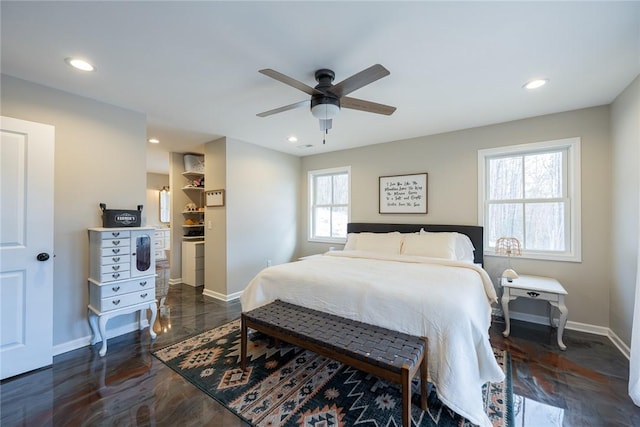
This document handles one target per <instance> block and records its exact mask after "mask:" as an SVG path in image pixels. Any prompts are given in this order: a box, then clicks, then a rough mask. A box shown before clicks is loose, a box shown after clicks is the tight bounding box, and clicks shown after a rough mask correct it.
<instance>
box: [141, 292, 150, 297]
mask: <svg viewBox="0 0 640 427" xmlns="http://www.w3.org/2000/svg"><path fill="white" fill-rule="evenodd" d="M147 295H149V294H148V293H146V292H145V293H144V294H141V295H140V298H146V297H147Z"/></svg>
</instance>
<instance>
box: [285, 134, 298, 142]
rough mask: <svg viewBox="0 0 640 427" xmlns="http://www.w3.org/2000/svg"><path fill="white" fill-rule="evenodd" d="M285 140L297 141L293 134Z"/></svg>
mask: <svg viewBox="0 0 640 427" xmlns="http://www.w3.org/2000/svg"><path fill="white" fill-rule="evenodd" d="M287 141H289V142H292V143H293V142H298V138H296V137H295V136H293V135H291V136H290V137H289V138H287Z"/></svg>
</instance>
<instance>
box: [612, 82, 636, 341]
mask: <svg viewBox="0 0 640 427" xmlns="http://www.w3.org/2000/svg"><path fill="white" fill-rule="evenodd" d="M611 135H612V146H613V148H612V158H613V168H612V175H613V187H612V188H613V191H612V197H613V221H612V230H611V231H612V232H611V236H610V239H611V241H612V242H611V245H612V249H613V250H612V258H613V261H612V262H613V269H612V270H613V281H612V283H611V292H610V298H611V313H610V322H611V329H612V330H613V331H614V332H615V333H616V334H617V335H618V337H620V339H622V340H623V341H624V342H625V343H626V344H627V345H630V343H631V325H632V322H633V310H634V301H635V295H636V293H635V289H636V274H637V267H638V266H637V260H638V240H639V239H638V238H639V235H638V232H639V230H638V220H639V218H640V216H639V215H640V214H639V211H638V210H639V206H638V204H639V203H640V172H639V170H638V165H639V164H640V76H639V77H637V78H636V79H635V80H634V81H633V82H632V83H631V84H630V85H629V86H628V87H627V88H626V89H625V91H624V92H623V93H622V94H620V95H619V96H618V98H617V99H616V100H615V101H614V103H613V104H612V106H611ZM637 309H640V305H639V306H637Z"/></svg>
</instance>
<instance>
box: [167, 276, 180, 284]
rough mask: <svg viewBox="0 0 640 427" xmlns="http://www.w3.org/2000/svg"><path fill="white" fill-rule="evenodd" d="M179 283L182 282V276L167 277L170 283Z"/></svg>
mask: <svg viewBox="0 0 640 427" xmlns="http://www.w3.org/2000/svg"><path fill="white" fill-rule="evenodd" d="M180 283H182V277H179V278H177V279H169V284H170V285H179V284H180Z"/></svg>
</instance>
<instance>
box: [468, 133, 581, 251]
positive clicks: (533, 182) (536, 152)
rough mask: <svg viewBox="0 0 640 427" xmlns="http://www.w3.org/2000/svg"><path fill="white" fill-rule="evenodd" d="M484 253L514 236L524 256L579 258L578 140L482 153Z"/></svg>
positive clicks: (480, 185)
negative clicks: (498, 242) (501, 240)
mask: <svg viewBox="0 0 640 427" xmlns="http://www.w3.org/2000/svg"><path fill="white" fill-rule="evenodd" d="M478 183H479V184H478V185H479V188H478V195H479V200H478V201H479V206H478V214H479V218H478V219H479V224H482V225H483V226H484V246H485V247H484V250H485V254H487V255H492V254H494V249H495V244H496V240H498V238H500V237H516V238H517V239H518V240H520V243H521V245H522V256H523V257H526V258H535V259H550V260H564V261H577V262H579V261H581V237H580V218H581V215H580V138H568V139H561V140H555V141H545V142H538V143H532V144H523V145H516V146H508V147H499V148H492V149H487V150H480V151H478Z"/></svg>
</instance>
